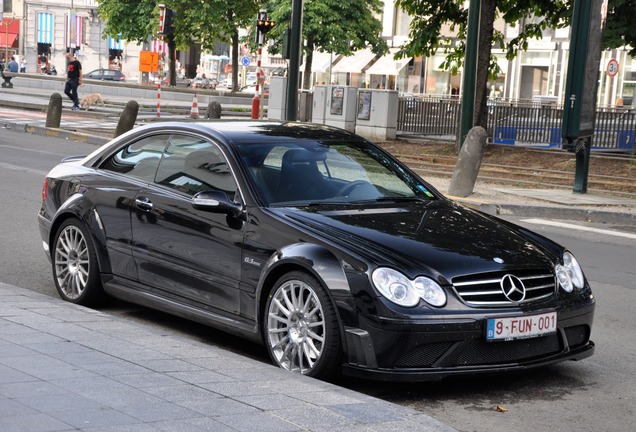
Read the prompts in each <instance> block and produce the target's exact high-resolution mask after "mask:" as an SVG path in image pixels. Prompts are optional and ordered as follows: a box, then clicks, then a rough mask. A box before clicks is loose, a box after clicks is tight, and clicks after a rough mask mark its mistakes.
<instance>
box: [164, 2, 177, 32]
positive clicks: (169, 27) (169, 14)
mask: <svg viewBox="0 0 636 432" xmlns="http://www.w3.org/2000/svg"><path fill="white" fill-rule="evenodd" d="M176 14H177V13H176V12H175V11H174V10H173V9H166V12H165V18H164V24H163V34H164V35H167V36H171V35H173V34H174V27H173V21H174V16H175V15H176Z"/></svg>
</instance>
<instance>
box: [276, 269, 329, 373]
mask: <svg viewBox="0 0 636 432" xmlns="http://www.w3.org/2000/svg"><path fill="white" fill-rule="evenodd" d="M263 339H264V341H265V345H266V346H267V350H268V352H269V355H270V357H271V358H272V360H273V362H274V363H275V364H276V365H278V366H279V367H281V368H282V369H285V370H288V371H291V372H296V373H301V374H303V375H307V376H311V377H314V378H319V379H329V378H331V377H333V376H334V375H335V374H336V373H338V372H339V369H340V366H341V357H342V348H341V336H340V326H339V324H338V319H337V317H336V312H335V309H334V305H333V302H332V301H331V299H330V298H329V296H328V295H327V293H326V291H325V289H324V288H323V287H322V285H321V284H320V283H319V282H318V281H317V280H316V279H315V278H314V277H312V276H310V275H308V274H306V273H303V272H299V271H293V272H290V273H287V274H286V275H283V276H282V277H281V278H280V279H278V281H277V282H276V284H275V285H274V288H273V289H272V291H271V292H270V294H269V297H268V299H267V305H266V309H265V314H264V315H263Z"/></svg>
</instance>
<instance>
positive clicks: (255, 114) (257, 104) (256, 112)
mask: <svg viewBox="0 0 636 432" xmlns="http://www.w3.org/2000/svg"><path fill="white" fill-rule="evenodd" d="M262 51H263V47H262V46H261V45H260V44H259V45H258V54H257V55H256V93H255V94H254V98H252V120H257V119H260V118H261V93H260V88H261V74H262V73H263V70H262V69H261V54H262Z"/></svg>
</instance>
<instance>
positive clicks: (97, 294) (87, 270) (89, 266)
mask: <svg viewBox="0 0 636 432" xmlns="http://www.w3.org/2000/svg"><path fill="white" fill-rule="evenodd" d="M52 259H53V278H54V280H55V286H56V288H57V292H58V293H59V294H60V297H62V299H64V300H66V301H69V302H71V303H77V304H81V305H84V306H90V305H94V304H95V303H96V302H98V301H99V300H101V298H102V297H103V295H104V293H103V290H102V285H101V281H100V277H99V268H98V266H97V256H96V255H95V249H94V247H93V242H92V241H91V238H90V236H89V235H88V232H87V230H86V228H84V226H83V225H82V224H81V222H80V221H78V220H76V219H69V220H67V221H65V222H64V223H63V224H62V225H61V226H60V227H59V229H58V230H57V234H56V235H55V240H54V245H53V256H52Z"/></svg>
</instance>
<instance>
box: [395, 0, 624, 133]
mask: <svg viewBox="0 0 636 432" xmlns="http://www.w3.org/2000/svg"><path fill="white" fill-rule="evenodd" d="M617 1H618V0H617ZM479 3H481V14H480V15H481V16H480V26H479V29H480V32H479V33H480V37H479V48H478V57H477V58H478V60H477V77H476V79H475V86H476V93H475V111H474V117H473V118H474V120H473V125H475V126H482V127H484V128H486V126H487V124H486V122H487V114H488V111H487V107H486V102H487V99H488V95H487V84H488V78H489V74H490V75H495V74H496V73H497V72H498V71H499V67H498V66H497V61H496V59H495V58H494V57H492V54H491V49H492V47H493V45H495V46H498V47H500V48H502V49H504V50H505V52H506V58H507V59H508V60H512V59H513V58H514V57H515V56H516V55H517V52H518V51H519V50H524V49H526V48H527V46H528V41H529V40H530V39H534V38H541V36H542V34H543V31H544V30H545V29H547V28H563V27H567V26H568V25H569V24H570V18H571V1H570V0H523V1H521V0H481V1H478V0H472V1H471V3H470V4H471V5H473V4H479ZM464 4H465V2H464V1H463V0H428V1H425V2H422V1H419V0H397V1H396V6H397V7H400V8H402V9H403V10H404V11H405V12H407V13H408V14H409V15H410V16H411V17H412V21H411V27H410V33H409V36H410V41H409V42H408V43H407V44H405V45H404V46H403V47H402V48H401V50H400V52H399V53H398V55H399V56H401V57H414V56H420V55H423V56H426V57H429V56H432V55H433V54H434V53H435V52H437V51H438V50H441V51H443V52H445V53H446V55H447V56H446V62H445V63H444V64H443V65H442V67H445V68H446V69H452V70H455V71H456V69H457V68H459V67H460V66H461V65H462V64H463V59H464V54H465V48H466V46H465V43H464V41H465V39H466V30H467V21H468V11H467V9H466V8H465V7H464ZM497 17H499V18H501V19H503V20H504V21H505V22H506V23H507V24H510V25H512V26H520V28H519V34H518V36H517V37H516V38H514V39H512V40H510V41H506V40H505V38H504V35H503V34H502V33H501V32H499V31H497V30H495V29H494V28H493V23H494V22H495V18H497ZM445 25H447V26H449V27H450V30H451V31H454V32H455V33H456V37H457V38H458V41H459V43H458V44H457V45H456V46H455V47H452V46H450V45H449V43H448V37H446V36H444V35H443V32H442V29H443V26H445Z"/></svg>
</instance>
